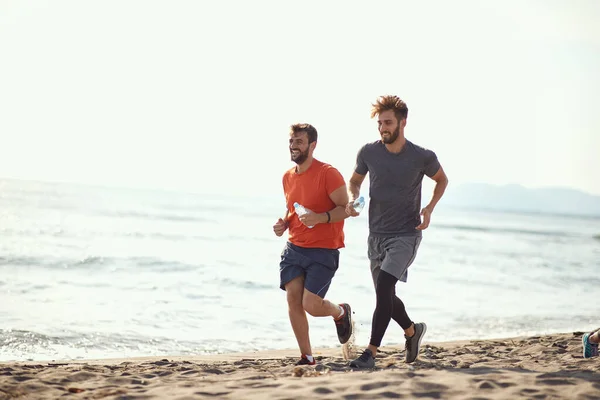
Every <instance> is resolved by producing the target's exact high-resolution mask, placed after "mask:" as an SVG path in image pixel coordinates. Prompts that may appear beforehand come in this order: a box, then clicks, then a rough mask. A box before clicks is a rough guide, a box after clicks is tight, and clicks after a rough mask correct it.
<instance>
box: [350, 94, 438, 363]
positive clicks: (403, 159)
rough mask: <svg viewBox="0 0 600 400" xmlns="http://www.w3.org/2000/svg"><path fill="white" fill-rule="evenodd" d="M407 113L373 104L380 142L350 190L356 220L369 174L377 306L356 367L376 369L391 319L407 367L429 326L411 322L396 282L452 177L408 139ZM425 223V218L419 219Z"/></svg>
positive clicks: (382, 101)
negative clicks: (426, 195)
mask: <svg viewBox="0 0 600 400" xmlns="http://www.w3.org/2000/svg"><path fill="white" fill-rule="evenodd" d="M407 115H408V108H407V106H406V103H404V102H403V101H402V100H401V99H400V98H399V97H397V96H382V97H379V98H378V99H377V102H376V103H375V104H373V110H372V112H371V117H375V116H378V126H379V134H380V136H381V139H380V140H377V141H376V142H372V143H367V144H366V145H364V146H363V147H362V148H361V149H360V150H359V152H358V155H357V157H356V167H355V170H354V173H353V174H352V178H351V179H350V184H349V185H348V191H349V193H350V203H348V206H347V207H346V212H347V213H348V214H349V215H351V216H357V215H358V213H357V212H356V210H355V209H354V206H353V203H354V200H355V199H357V198H358V197H359V195H360V186H361V184H362V183H363V181H364V179H365V176H366V175H367V173H369V174H370V175H369V181H370V184H369V197H370V201H369V241H368V256H369V260H370V263H371V274H372V277H373V283H374V285H375V293H376V295H377V303H376V307H375V311H374V313H373V324H372V327H371V340H370V342H369V346H368V347H367V349H366V350H365V351H364V352H363V353H362V355H361V356H360V357H358V358H357V359H356V360H353V361H352V362H351V363H350V366H351V367H355V368H373V367H374V365H375V356H376V354H377V349H378V347H379V346H380V345H381V341H382V339H383V336H384V334H385V331H386V329H387V326H388V325H389V322H390V320H391V319H393V320H394V321H396V322H397V323H398V324H399V325H400V326H401V327H402V329H404V334H405V338H406V362H407V363H412V362H413V361H414V360H415V359H416V358H417V356H418V354H419V347H420V344H421V340H422V339H423V336H424V335H425V331H426V330H427V326H426V325H425V323H422V322H421V323H416V324H415V323H413V322H412V321H411V319H410V318H409V317H408V314H407V313H406V308H405V306H404V303H403V302H402V300H400V299H399V298H398V297H397V296H396V292H395V286H396V282H398V281H399V280H400V281H403V282H406V280H407V270H408V267H409V266H410V265H411V264H412V262H413V261H414V259H415V256H416V254H417V250H418V248H419V245H420V243H421V238H422V233H421V232H422V231H423V230H424V229H426V228H427V227H428V226H429V221H430V219H431V213H432V212H433V209H434V208H435V206H436V204H437V203H438V201H439V200H440V199H441V197H442V195H443V194H444V191H445V190H446V187H447V186H448V178H447V177H446V174H445V173H444V170H443V168H442V166H441V165H440V163H439V161H438V159H437V156H436V154H435V153H434V152H433V151H431V150H428V149H425V148H423V147H420V146H418V145H416V144H414V143H412V142H410V141H409V140H407V139H406V138H405V136H404V128H405V126H406V118H407ZM425 175H427V176H428V177H429V178H431V179H433V180H434V181H435V182H436V185H435V189H434V191H433V196H432V198H431V201H430V202H429V204H427V206H425V207H424V208H423V209H421V183H422V182H423V177H424V176H425ZM421 218H422V219H421Z"/></svg>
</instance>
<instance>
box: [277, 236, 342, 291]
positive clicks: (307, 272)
mask: <svg viewBox="0 0 600 400" xmlns="http://www.w3.org/2000/svg"><path fill="white" fill-rule="evenodd" d="M339 261H340V251H339V250H337V249H319V248H307V247H299V246H296V245H294V244H292V243H290V242H287V243H286V244H285V247H284V249H283V251H282V252H281V262H280V263H279V277H280V284H279V287H280V288H281V289H282V290H285V285H286V284H287V283H288V282H290V281H291V280H292V279H294V278H297V277H299V276H301V275H304V288H305V289H306V290H308V291H309V292H311V293H314V294H316V295H317V296H319V297H321V298H325V294H326V293H327V291H328V290H329V285H330V284H331V280H332V279H333V276H334V275H335V271H337V269H338V265H339Z"/></svg>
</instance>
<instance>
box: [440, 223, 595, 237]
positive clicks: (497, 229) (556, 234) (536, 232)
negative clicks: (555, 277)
mask: <svg viewBox="0 0 600 400" xmlns="http://www.w3.org/2000/svg"><path fill="white" fill-rule="evenodd" d="M435 227H436V228H440V229H451V230H459V231H469V232H486V233H487V232H489V233H511V234H517V235H536V236H551V237H565V236H566V237H585V236H586V235H584V234H576V233H573V232H563V231H546V230H535V229H523V228H509V227H493V226H477V225H460V224H439V223H438V224H436V225H435ZM592 237H593V238H594V239H600V235H596V236H592Z"/></svg>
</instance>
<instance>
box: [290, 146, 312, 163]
mask: <svg viewBox="0 0 600 400" xmlns="http://www.w3.org/2000/svg"><path fill="white" fill-rule="evenodd" d="M292 150H298V151H299V153H298V155H296V156H294V154H293V153H292ZM292 150H290V157H291V159H292V161H293V162H295V163H296V164H298V165H300V164H302V163H303V162H304V161H306V159H307V158H308V148H306V151H302V150H300V149H292Z"/></svg>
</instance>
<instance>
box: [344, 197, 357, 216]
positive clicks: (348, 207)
mask: <svg viewBox="0 0 600 400" xmlns="http://www.w3.org/2000/svg"><path fill="white" fill-rule="evenodd" d="M354 201H355V200H352V201H351V202H350V203H348V204H346V214H348V215H349V216H351V217H358V216H359V215H360V213H359V212H357V211H356V210H355V209H354Z"/></svg>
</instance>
